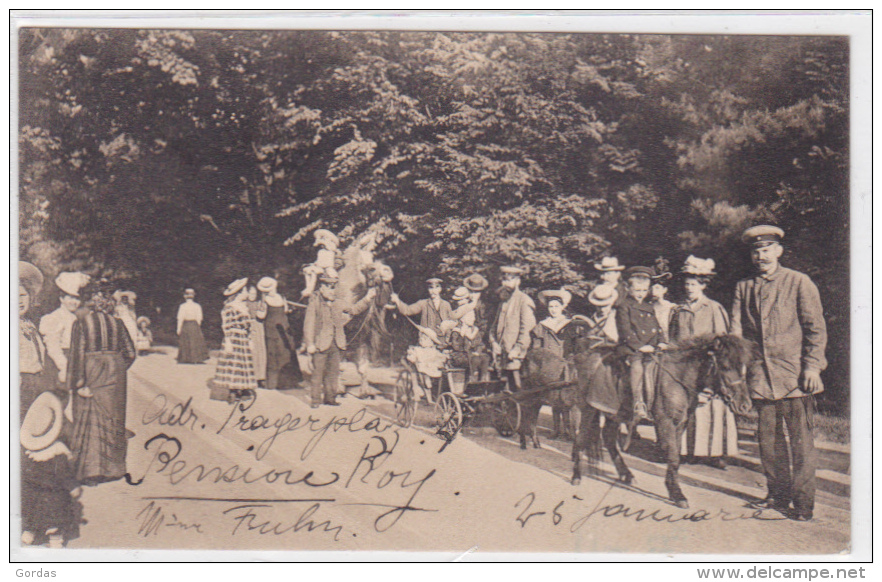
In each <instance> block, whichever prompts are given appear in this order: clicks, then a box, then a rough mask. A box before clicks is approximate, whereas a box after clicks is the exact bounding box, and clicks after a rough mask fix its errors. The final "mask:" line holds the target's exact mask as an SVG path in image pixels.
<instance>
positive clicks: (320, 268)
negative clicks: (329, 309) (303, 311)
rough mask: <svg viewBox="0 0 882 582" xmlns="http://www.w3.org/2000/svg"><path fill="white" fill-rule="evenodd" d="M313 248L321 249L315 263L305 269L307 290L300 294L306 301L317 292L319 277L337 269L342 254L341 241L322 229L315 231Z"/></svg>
mask: <svg viewBox="0 0 882 582" xmlns="http://www.w3.org/2000/svg"><path fill="white" fill-rule="evenodd" d="M313 246H317V247H319V250H318V256H317V257H316V259H315V262H314V263H310V264H309V265H306V266H305V267H303V274H304V276H305V277H306V288H305V289H304V290H303V292H302V293H301V294H300V295H301V297H303V298H304V299H306V298H307V297H309V296H310V295H312V292H313V291H314V290H315V284H316V281H317V280H318V277H319V275H321V274H323V273H327V272H328V269H331V270H334V269H336V268H337V267H336V258H337V255H339V254H340V251H339V250H338V249H339V246H340V239H338V238H337V235H335V234H334V233H333V232H331V231H330V230H325V229H324V228H320V229H318V230H317V231H315V243H314V245H313Z"/></svg>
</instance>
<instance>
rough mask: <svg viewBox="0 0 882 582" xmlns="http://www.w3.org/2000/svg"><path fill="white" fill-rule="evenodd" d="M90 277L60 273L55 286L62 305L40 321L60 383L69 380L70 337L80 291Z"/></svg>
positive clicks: (75, 317) (41, 331) (82, 274)
mask: <svg viewBox="0 0 882 582" xmlns="http://www.w3.org/2000/svg"><path fill="white" fill-rule="evenodd" d="M89 279H90V277H89V276H88V275H86V274H84V273H67V272H65V273H59V274H58V277H56V278H55V285H56V286H57V287H58V289H59V290H60V291H61V298H60V299H59V302H60V303H61V305H60V306H59V307H58V309H56V310H55V311H53V312H52V313H49V314H47V315H44V316H43V317H42V319H40V334H42V336H43V341H44V343H45V344H46V353H47V354H49V357H50V358H51V359H52V361H53V362H54V363H55V366H56V367H57V368H58V381H59V382H65V380H66V378H67V356H68V353H69V352H70V337H71V331H72V330H73V324H74V322H75V321H76V320H77V316H76V315H75V313H76V310H77V308H78V307H79V306H80V290H81V289H82V288H83V287H85V286H86V285H87V284H88V283H89Z"/></svg>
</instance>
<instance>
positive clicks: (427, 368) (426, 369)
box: [406, 326, 447, 398]
mask: <svg viewBox="0 0 882 582" xmlns="http://www.w3.org/2000/svg"><path fill="white" fill-rule="evenodd" d="M417 328H418V329H419V330H420V337H419V345H418V346H410V347H409V348H408V349H407V356H406V357H407V360H408V361H409V362H410V363H412V364H413V365H414V367H416V369H417V372H418V373H419V374H422V375H423V376H424V377H426V378H428V380H427V381H426V382H419V383H418V386H419V389H423V388H425V389H428V388H429V387H430V386H431V385H432V384H434V382H435V381H437V380H438V379H439V378H441V374H442V373H443V372H444V368H445V367H446V366H447V354H445V353H444V352H442V351H441V349H442V348H443V347H444V343H443V340H442V339H441V338H439V337H438V334H437V333H435V331H434V330H431V329H429V328H426V327H422V326H417ZM415 396H416V397H418V398H419V397H422V396H423V395H422V394H415Z"/></svg>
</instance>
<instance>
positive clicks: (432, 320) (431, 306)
mask: <svg viewBox="0 0 882 582" xmlns="http://www.w3.org/2000/svg"><path fill="white" fill-rule="evenodd" d="M426 285H427V286H428V289H429V298H428V299H420V300H419V301H417V302H416V303H413V304H411V305H408V304H407V303H404V302H403V301H402V300H401V299H400V298H399V297H398V294H397V293H393V294H392V297H391V299H392V302H393V303H394V304H395V305H396V307H398V311H400V312H401V313H403V314H404V315H408V316H413V315H419V316H420V325H421V326H423V327H427V328H429V329H431V330H432V331H434V332H435V333H436V334H440V333H441V322H442V321H444V320H445V319H453V316H452V313H453V309H452V308H451V307H450V303H448V302H447V301H445V300H444V299H441V279H438V278H437V277H432V278H431V279H429V280H428V281H426Z"/></svg>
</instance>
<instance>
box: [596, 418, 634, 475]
mask: <svg viewBox="0 0 882 582" xmlns="http://www.w3.org/2000/svg"><path fill="white" fill-rule="evenodd" d="M618 437H619V423H618V422H616V420H615V419H614V418H613V417H610V416H608V417H607V418H606V424H605V425H604V426H603V441H604V443H606V450H607V451H608V452H609V456H610V459H611V460H612V462H613V465H615V466H616V473H618V475H619V481H621V482H622V483H624V484H625V485H630V484H631V483H632V482H633V481H634V474H633V473H631V470H630V469H628V465H626V464H625V459H623V458H622V455H621V453H620V452H619V438H618Z"/></svg>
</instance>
